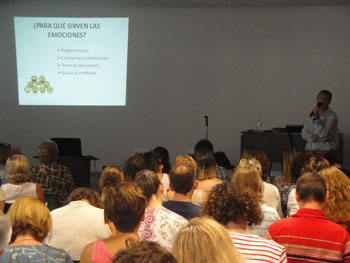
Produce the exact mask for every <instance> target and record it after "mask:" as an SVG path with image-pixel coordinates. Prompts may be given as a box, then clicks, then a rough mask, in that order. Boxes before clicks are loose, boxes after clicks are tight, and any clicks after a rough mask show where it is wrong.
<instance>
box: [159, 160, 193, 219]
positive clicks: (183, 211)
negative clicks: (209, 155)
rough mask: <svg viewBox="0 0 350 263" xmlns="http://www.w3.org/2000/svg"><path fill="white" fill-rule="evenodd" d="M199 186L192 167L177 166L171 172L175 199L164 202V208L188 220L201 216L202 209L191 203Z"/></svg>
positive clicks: (171, 185) (171, 188)
mask: <svg viewBox="0 0 350 263" xmlns="http://www.w3.org/2000/svg"><path fill="white" fill-rule="evenodd" d="M197 186H198V181H197V180H196V174H195V171H194V169H193V167H192V166H189V165H186V164H178V165H175V166H174V167H173V168H172V169H171V171H170V190H172V191H175V194H174V198H173V199H172V200H169V201H166V202H164V203H163V206H164V207H165V208H168V209H169V210H171V211H174V212H175V213H177V214H179V215H181V216H183V217H184V218H186V219H188V220H189V219H191V218H193V217H198V216H200V207H199V206H197V205H195V204H193V203H192V202H191V200H192V195H193V192H194V190H195V189H196V188H197Z"/></svg>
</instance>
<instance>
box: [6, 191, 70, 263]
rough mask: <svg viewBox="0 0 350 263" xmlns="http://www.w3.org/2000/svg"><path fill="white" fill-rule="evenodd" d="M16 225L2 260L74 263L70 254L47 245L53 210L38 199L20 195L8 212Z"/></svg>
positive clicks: (13, 227) (13, 225)
mask: <svg viewBox="0 0 350 263" xmlns="http://www.w3.org/2000/svg"><path fill="white" fill-rule="evenodd" d="M7 216H8V217H9V219H10V221H11V224H12V238H11V243H10V245H9V246H8V247H7V249H6V251H5V253H4V255H3V256H2V257H1V262H3V263H9V262H44V261H45V260H46V262H64V263H66V262H67V263H69V262H72V259H71V257H70V255H69V254H68V253H66V252H65V251H64V250H59V249H56V248H53V247H50V246H48V245H45V244H43V240H44V239H45V237H46V236H47V234H48V233H49V231H50V230H51V226H52V221H51V216H50V211H49V209H48V208H47V207H46V206H45V205H44V204H43V203H42V202H41V201H39V200H38V199H36V198H33V197H30V196H25V197H20V198H18V199H17V200H16V201H15V202H14V203H13V204H12V206H11V208H10V210H9V211H8V213H7Z"/></svg>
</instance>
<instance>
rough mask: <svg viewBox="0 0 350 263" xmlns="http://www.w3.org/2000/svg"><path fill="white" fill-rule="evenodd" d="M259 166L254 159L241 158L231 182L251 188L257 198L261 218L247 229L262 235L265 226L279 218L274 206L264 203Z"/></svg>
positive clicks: (237, 185) (265, 228) (240, 186)
mask: <svg viewBox="0 0 350 263" xmlns="http://www.w3.org/2000/svg"><path fill="white" fill-rule="evenodd" d="M259 168H260V164H259V162H258V161H257V160H256V159H242V160H241V161H240V162H239V165H238V167H237V169H236V170H235V173H234V174H233V178H232V183H233V185H235V186H236V187H239V188H247V189H250V190H252V191H253V192H254V193H255V195H256V196H257V198H258V199H259V201H260V207H261V211H262V214H263V220H262V221H261V222H260V223H259V224H255V226H254V227H249V231H250V232H252V233H254V234H256V235H259V236H261V237H262V236H264V234H265V232H266V231H267V228H268V227H269V226H270V225H271V224H272V223H273V222H275V221H277V220H279V219H280V216H279V214H278V213H277V211H276V209H275V208H274V207H271V206H269V205H267V204H265V203H264V199H263V196H264V194H263V192H264V183H263V180H262V178H261V175H260V173H259V171H260V169H259Z"/></svg>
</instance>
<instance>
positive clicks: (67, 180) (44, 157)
mask: <svg viewBox="0 0 350 263" xmlns="http://www.w3.org/2000/svg"><path fill="white" fill-rule="evenodd" d="M37 154H38V156H39V159H40V165H34V166H32V168H31V170H30V179H31V181H32V182H34V183H38V184H40V185H41V187H42V189H43V191H44V194H45V195H53V196H54V197H55V198H58V201H59V204H57V205H56V204H55V205H54V206H60V205H63V204H64V202H65V201H66V199H67V197H68V195H69V194H70V193H71V192H72V191H73V190H74V182H73V177H72V174H71V172H70V170H69V168H68V167H67V166H63V165H60V164H57V156H58V146H57V144H56V143H55V142H53V141H47V142H43V143H41V144H40V145H39V147H38V149H37Z"/></svg>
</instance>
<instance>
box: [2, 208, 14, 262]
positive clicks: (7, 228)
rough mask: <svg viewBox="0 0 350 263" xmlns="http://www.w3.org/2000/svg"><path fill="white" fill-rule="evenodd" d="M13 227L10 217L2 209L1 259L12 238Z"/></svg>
mask: <svg viewBox="0 0 350 263" xmlns="http://www.w3.org/2000/svg"><path fill="white" fill-rule="evenodd" d="M11 234H12V228H11V222H10V220H9V219H8V217H7V216H6V215H5V214H4V213H3V212H1V211H0V261H1V255H2V254H4V252H5V250H6V248H7V246H8V244H9V243H10V240H11Z"/></svg>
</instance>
